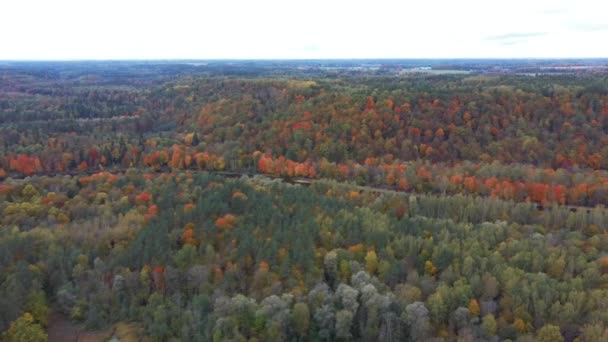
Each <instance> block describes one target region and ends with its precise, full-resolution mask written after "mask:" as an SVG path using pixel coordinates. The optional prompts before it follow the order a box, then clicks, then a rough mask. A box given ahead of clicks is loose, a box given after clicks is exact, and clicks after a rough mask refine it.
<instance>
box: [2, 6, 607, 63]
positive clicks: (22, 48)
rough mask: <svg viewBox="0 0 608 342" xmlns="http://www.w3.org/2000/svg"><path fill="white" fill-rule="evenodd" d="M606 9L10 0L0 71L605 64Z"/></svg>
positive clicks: (5, 15)
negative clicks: (327, 62) (467, 62)
mask: <svg viewBox="0 0 608 342" xmlns="http://www.w3.org/2000/svg"><path fill="white" fill-rule="evenodd" d="M606 13H608V1H606V0H576V1H575V0H525V1H523V0H510V1H496V0H451V1H450V0H446V1H438V0H418V1H411V0H401V1H398V0H395V1H389V0H373V1H357V0H350V1H342V0H307V1H290V0H217V1H205V0H199V1H194V0H170V1H156V0H145V1H139V0H103V1H100V0H76V1H73V0H2V1H0V60H20V59H28V60H75V59H76V60H79V59H103V60H105V59H317V58H319V59H323V58H581V57H608V43H607V42H608V20H606V19H605V15H606Z"/></svg>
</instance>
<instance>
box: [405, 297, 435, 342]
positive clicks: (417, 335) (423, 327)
mask: <svg viewBox="0 0 608 342" xmlns="http://www.w3.org/2000/svg"><path fill="white" fill-rule="evenodd" d="M401 319H402V320H403V321H405V323H406V324H407V326H408V328H409V331H410V337H411V338H412V340H413V341H424V340H425V339H426V338H427V337H428V336H429V334H430V329H431V324H430V319H429V310H428V309H427V308H426V306H425V305H424V303H423V302H414V303H412V304H409V305H408V306H406V307H405V311H404V312H403V314H402V316H401Z"/></svg>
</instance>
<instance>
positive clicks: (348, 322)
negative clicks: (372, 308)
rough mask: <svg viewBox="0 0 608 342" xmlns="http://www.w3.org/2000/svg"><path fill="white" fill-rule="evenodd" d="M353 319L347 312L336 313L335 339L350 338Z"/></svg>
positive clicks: (351, 314) (349, 312) (350, 313)
mask: <svg viewBox="0 0 608 342" xmlns="http://www.w3.org/2000/svg"><path fill="white" fill-rule="evenodd" d="M353 317H354V315H353V313H352V312H351V311H349V310H340V311H338V312H337V313H336V337H338V338H341V339H345V340H349V339H351V338H352V333H351V332H350V329H351V326H352V322H353Z"/></svg>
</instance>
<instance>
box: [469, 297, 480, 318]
mask: <svg viewBox="0 0 608 342" xmlns="http://www.w3.org/2000/svg"><path fill="white" fill-rule="evenodd" d="M468 309H469V315H470V316H471V317H479V313H480V312H481V308H480V307H479V303H478V302H477V299H475V298H473V299H471V301H470V302H469V307H468Z"/></svg>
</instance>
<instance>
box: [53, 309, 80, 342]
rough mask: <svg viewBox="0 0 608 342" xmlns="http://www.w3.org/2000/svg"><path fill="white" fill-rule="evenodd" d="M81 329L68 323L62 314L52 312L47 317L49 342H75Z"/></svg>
mask: <svg viewBox="0 0 608 342" xmlns="http://www.w3.org/2000/svg"><path fill="white" fill-rule="evenodd" d="M81 333H82V328H80V327H78V326H76V325H75V324H74V323H72V322H70V321H69V320H68V319H67V317H65V316H64V315H63V314H61V313H59V312H57V311H53V312H51V314H50V315H49V325H48V334H49V342H77V341H78V338H79V336H80V334H81Z"/></svg>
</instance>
